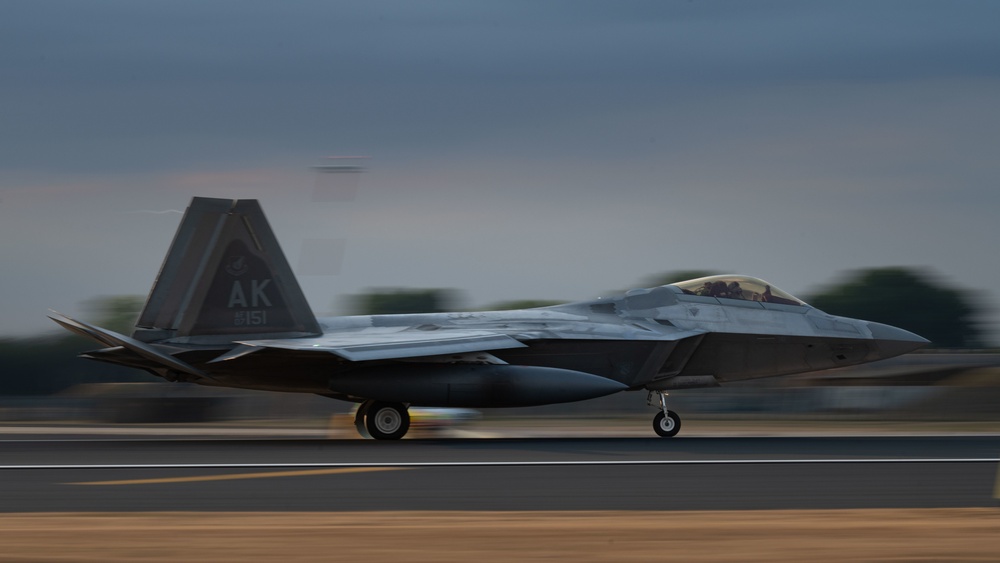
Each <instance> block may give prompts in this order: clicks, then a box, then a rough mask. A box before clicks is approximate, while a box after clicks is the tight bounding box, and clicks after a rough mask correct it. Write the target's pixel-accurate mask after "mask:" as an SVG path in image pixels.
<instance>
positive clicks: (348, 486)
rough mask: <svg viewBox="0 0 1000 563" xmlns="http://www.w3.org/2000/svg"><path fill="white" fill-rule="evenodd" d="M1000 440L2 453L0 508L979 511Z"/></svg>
mask: <svg viewBox="0 0 1000 563" xmlns="http://www.w3.org/2000/svg"><path fill="white" fill-rule="evenodd" d="M998 462H1000V436H905V437H898V436H887V437H817V438H803V437H766V438H760V437H746V438H743V437H741V438H693V437H688V438H684V437H680V438H675V439H670V440H664V439H658V438H600V439H590V438H538V439H488V440H479V439H451V440H405V441H401V442H375V441H364V440H252V439H243V440H192V439H175V440H145V439H142V440H121V439H112V440H104V439H79V438H78V439H68V440H62V439H43V440H39V439H32V438H22V439H16V440H2V441H0V499H2V500H0V511H2V512H51V511H302V510H305V511H367V510H743V509H801V508H808V509H830V508H932V507H934V508H944V507H991V506H996V505H997V500H996V499H995V498H994V495H995V494H996V492H995V488H996V487H997V477H998V473H997V471H998Z"/></svg>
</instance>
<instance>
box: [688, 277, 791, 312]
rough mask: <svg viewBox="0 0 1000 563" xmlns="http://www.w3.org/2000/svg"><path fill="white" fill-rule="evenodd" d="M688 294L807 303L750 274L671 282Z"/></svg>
mask: <svg viewBox="0 0 1000 563" xmlns="http://www.w3.org/2000/svg"><path fill="white" fill-rule="evenodd" d="M670 285H672V286H674V287H676V288H679V289H680V290H681V291H682V292H684V293H686V294H688V295H700V296H703V297H716V298H719V299H742V300H744V301H760V302H763V303H775V304H780V305H800V306H803V305H805V303H804V302H802V301H800V300H798V299H796V298H795V297H792V296H791V294H788V293H785V292H784V291H781V290H780V289H778V288H776V287H774V286H773V285H771V284H769V283H767V282H766V281H764V280H761V279H757V278H751V277H749V276H738V275H722V276H708V277H705V278H697V279H693V280H687V281H682V282H677V283H673V284H670Z"/></svg>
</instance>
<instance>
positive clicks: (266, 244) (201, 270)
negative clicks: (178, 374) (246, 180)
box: [132, 197, 321, 343]
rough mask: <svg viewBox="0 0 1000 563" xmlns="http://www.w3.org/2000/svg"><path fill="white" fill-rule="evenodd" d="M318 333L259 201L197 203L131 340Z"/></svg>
mask: <svg viewBox="0 0 1000 563" xmlns="http://www.w3.org/2000/svg"><path fill="white" fill-rule="evenodd" d="M320 333H321V330H320V328H319V325H318V324H317V322H316V317H315V316H313V313H312V311H311V310H310V309H309V304H308V302H306V299H305V296H304V295H302V290H301V289H300V288H299V284H298V282H297V281H295V276H294V274H292V269H291V268H290V267H289V266H288V261H287V260H285V256H284V254H282V252H281V248H280V247H279V246H278V240H277V239H276V238H275V237H274V233H273V232H271V227H270V225H268V223H267V219H266V218H264V212H263V211H262V210H261V208H260V204H259V203H258V202H257V200H253V199H240V200H229V199H214V198H204V197H196V198H194V199H192V200H191V205H190V206H188V209H187V211H186V212H185V214H184V218H183V219H182V220H181V224H180V227H178V229H177V234H176V235H174V241H173V243H171V245H170V251H169V252H168V253H167V257H166V259H165V260H164V261H163V265H162V266H161V267H160V274H159V275H158V276H157V278H156V282H155V283H154V284H153V290H152V291H151V292H150V294H149V298H148V299H147V300H146V306H145V308H144V309H143V311H142V314H140V315H139V321H138V322H137V323H136V327H135V331H134V332H133V334H132V337H133V338H135V339H136V340H140V341H143V342H152V341H157V340H165V339H171V340H173V341H176V342H183V341H195V342H204V343H209V342H216V341H218V342H224V341H229V340H231V338H224V337H226V336H237V335H238V336H241V337H242V336H245V335H249V334H252V335H254V336H255V337H258V338H293V337H298V336H315V335H318V334H320ZM212 336H215V337H217V338H211V337H212Z"/></svg>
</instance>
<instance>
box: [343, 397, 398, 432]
mask: <svg viewBox="0 0 1000 563" xmlns="http://www.w3.org/2000/svg"><path fill="white" fill-rule="evenodd" d="M354 427H355V428H357V429H358V434H361V437H362V438H375V439H376V440H399V439H400V438H402V437H403V436H405V435H406V431H407V430H409V429H410V412H409V411H408V410H407V407H406V405H404V404H403V403H383V402H381V401H372V400H368V401H365V402H363V403H361V406H359V407H358V412H357V413H356V414H355V415H354Z"/></svg>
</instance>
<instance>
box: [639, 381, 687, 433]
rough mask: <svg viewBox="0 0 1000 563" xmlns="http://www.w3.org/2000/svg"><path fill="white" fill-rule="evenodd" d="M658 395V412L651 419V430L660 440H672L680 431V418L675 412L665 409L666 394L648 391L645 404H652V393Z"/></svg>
mask: <svg viewBox="0 0 1000 563" xmlns="http://www.w3.org/2000/svg"><path fill="white" fill-rule="evenodd" d="M654 392H655V393H656V394H657V395H659V398H660V401H659V403H660V404H659V407H660V412H658V413H656V416H654V417H653V430H654V431H655V432H656V434H657V435H659V436H660V437H661V438H673V437H674V436H676V435H677V433H678V432H680V431H681V417H680V415H678V414H677V413H676V412H674V411H671V410H668V409H667V394H666V393H664V392H663V391H650V392H649V397H648V398H647V402H648V403H649V404H650V405H652V404H653V393H654Z"/></svg>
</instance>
